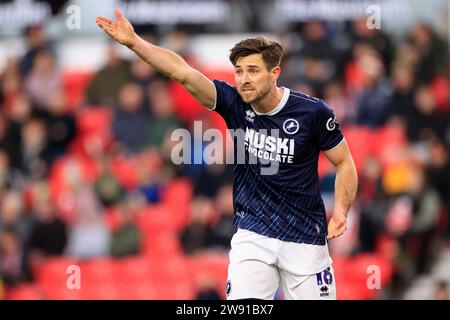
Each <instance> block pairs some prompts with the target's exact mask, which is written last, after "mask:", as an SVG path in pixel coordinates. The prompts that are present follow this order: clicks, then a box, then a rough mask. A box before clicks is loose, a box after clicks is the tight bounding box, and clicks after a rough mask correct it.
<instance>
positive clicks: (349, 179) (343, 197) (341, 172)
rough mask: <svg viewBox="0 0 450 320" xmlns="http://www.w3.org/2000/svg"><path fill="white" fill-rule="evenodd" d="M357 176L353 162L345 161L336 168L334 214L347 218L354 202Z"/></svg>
mask: <svg viewBox="0 0 450 320" xmlns="http://www.w3.org/2000/svg"><path fill="white" fill-rule="evenodd" d="M357 188H358V176H357V173H356V168H355V165H354V164H353V161H351V160H350V161H346V162H344V163H342V164H341V165H340V166H338V167H337V168H336V180H335V192H334V212H335V213H342V214H344V215H345V216H347V214H348V211H349V210H350V207H351V206H352V204H353V202H354V201H355V197H356V190H357Z"/></svg>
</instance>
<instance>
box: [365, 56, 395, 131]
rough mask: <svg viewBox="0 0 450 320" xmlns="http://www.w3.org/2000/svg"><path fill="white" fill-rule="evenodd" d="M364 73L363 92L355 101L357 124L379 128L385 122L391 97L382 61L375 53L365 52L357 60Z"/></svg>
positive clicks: (389, 85)
mask: <svg viewBox="0 0 450 320" xmlns="http://www.w3.org/2000/svg"><path fill="white" fill-rule="evenodd" d="M357 63H358V64H359V67H360V68H361V70H362V71H363V73H364V80H365V82H364V83H363V86H364V87H363V92H362V93H361V96H360V97H359V98H358V100H357V107H356V108H357V119H356V121H357V123H358V124H359V125H365V126H369V127H379V126H381V125H383V124H384V122H385V121H386V119H385V117H386V111H387V108H388V104H389V102H390V100H391V96H392V88H391V84H390V81H389V80H388V79H387V78H386V77H385V70H384V66H383V63H382V61H381V60H380V58H379V56H378V55H377V54H376V53H375V52H373V51H372V52H367V53H366V54H364V55H362V56H360V57H359V58H358V60H357Z"/></svg>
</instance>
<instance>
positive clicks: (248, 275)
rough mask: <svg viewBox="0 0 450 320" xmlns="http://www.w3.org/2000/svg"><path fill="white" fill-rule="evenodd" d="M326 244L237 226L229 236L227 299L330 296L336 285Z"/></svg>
mask: <svg viewBox="0 0 450 320" xmlns="http://www.w3.org/2000/svg"><path fill="white" fill-rule="evenodd" d="M331 264H332V260H331V257H330V255H329V251H328V246H327V244H325V245H310V244H304V243H295V242H287V241H281V240H278V239H274V238H269V237H266V236H262V235H260V234H257V233H255V232H252V231H248V230H244V229H238V231H237V232H236V233H235V234H234V236H233V238H232V240H231V250H230V264H229V266H228V280H227V283H226V289H225V290H226V296H227V299H228V300H236V299H264V300H273V299H274V297H275V294H276V292H277V290H278V288H279V287H280V286H281V289H282V291H283V295H284V298H285V299H286V300H303V299H306V300H317V299H324V300H334V299H336V285H335V279H334V273H333V268H332V266H331Z"/></svg>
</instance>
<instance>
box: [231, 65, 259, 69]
mask: <svg viewBox="0 0 450 320" xmlns="http://www.w3.org/2000/svg"><path fill="white" fill-rule="evenodd" d="M245 67H247V68H258V69H261V67H260V66H258V65H256V64H250V65H247V66H245ZM237 68H242V66H240V65H236V69H237Z"/></svg>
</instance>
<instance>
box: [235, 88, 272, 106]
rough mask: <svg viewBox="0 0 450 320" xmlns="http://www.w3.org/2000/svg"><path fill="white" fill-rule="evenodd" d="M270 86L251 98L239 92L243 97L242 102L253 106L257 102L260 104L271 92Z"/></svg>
mask: <svg viewBox="0 0 450 320" xmlns="http://www.w3.org/2000/svg"><path fill="white" fill-rule="evenodd" d="M270 89H271V88H270V84H267V86H265V87H263V88H262V89H261V90H260V91H256V90H255V91H254V93H255V95H254V96H250V97H245V95H244V94H243V93H241V92H239V95H240V96H241V98H242V100H244V102H245V103H248V104H252V103H255V102H259V101H261V100H262V99H264V98H265V97H266V96H267V95H268V94H269V92H270Z"/></svg>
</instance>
